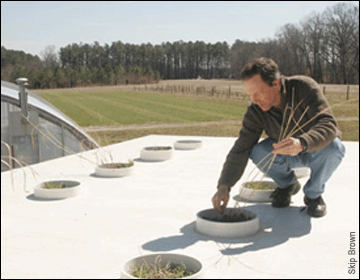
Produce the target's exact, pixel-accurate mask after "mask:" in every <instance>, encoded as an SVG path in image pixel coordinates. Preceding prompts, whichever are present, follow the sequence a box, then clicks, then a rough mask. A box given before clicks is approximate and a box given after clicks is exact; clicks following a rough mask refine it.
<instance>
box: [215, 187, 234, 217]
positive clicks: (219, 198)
mask: <svg viewBox="0 0 360 280" xmlns="http://www.w3.org/2000/svg"><path fill="white" fill-rule="evenodd" d="M229 197H230V194H229V188H228V187H227V186H223V185H221V186H219V187H218V191H217V192H216V193H215V195H214V196H213V198H212V203H213V206H214V209H215V210H216V211H218V212H220V213H221V214H223V213H224V210H225V208H226V205H227V204H228V202H229ZM221 203H222V204H221Z"/></svg>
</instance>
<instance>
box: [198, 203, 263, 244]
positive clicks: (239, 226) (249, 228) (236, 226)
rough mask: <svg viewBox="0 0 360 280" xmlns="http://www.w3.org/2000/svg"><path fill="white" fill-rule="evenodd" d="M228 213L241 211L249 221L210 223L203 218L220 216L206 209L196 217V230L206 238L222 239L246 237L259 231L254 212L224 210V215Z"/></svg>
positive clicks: (213, 210)
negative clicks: (206, 236)
mask: <svg viewBox="0 0 360 280" xmlns="http://www.w3.org/2000/svg"><path fill="white" fill-rule="evenodd" d="M229 211H237V212H240V211H242V212H243V213H245V214H246V215H248V217H251V219H250V220H248V221H244V222H217V221H211V220H208V219H205V218H206V217H208V218H216V217H219V215H220V216H221V214H220V213H219V212H217V211H216V210H215V209H206V210H203V211H200V212H198V213H197V215H196V230H197V231H198V232H200V233H202V234H205V235H208V236H213V237H223V238H240V237H247V236H251V235H254V234H256V233H257V232H258V231H259V230H260V221H259V218H258V216H257V215H256V214H255V213H254V212H250V211H248V210H244V209H241V208H226V209H225V211H224V214H225V215H228V214H229Z"/></svg>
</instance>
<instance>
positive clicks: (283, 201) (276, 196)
mask: <svg viewBox="0 0 360 280" xmlns="http://www.w3.org/2000/svg"><path fill="white" fill-rule="evenodd" d="M300 189H301V185H300V183H299V181H298V180H296V179H295V182H294V183H292V184H291V185H289V186H288V187H286V188H279V187H277V188H276V189H275V191H274V192H273V193H272V194H271V195H270V197H271V198H272V199H273V200H272V206H273V207H276V208H282V207H288V206H289V205H290V202H291V196H292V195H294V194H297V193H298V192H299V190H300Z"/></svg>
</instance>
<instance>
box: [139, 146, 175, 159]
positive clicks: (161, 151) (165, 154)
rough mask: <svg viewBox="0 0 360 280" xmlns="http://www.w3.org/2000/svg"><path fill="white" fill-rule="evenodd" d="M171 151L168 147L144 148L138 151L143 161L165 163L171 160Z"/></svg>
mask: <svg viewBox="0 0 360 280" xmlns="http://www.w3.org/2000/svg"><path fill="white" fill-rule="evenodd" d="M173 151H174V149H173V148H172V147H170V146H152V147H145V148H143V149H142V150H141V151H140V158H141V159H142V160H144V161H165V160H169V159H171V158H172V156H173Z"/></svg>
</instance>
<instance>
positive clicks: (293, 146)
mask: <svg viewBox="0 0 360 280" xmlns="http://www.w3.org/2000/svg"><path fill="white" fill-rule="evenodd" d="M273 147H274V150H273V151H272V153H273V154H279V155H289V156H296V155H298V154H299V153H300V152H302V151H303V146H302V145H301V142H300V140H299V139H297V138H293V137H289V138H286V139H284V140H282V141H280V142H279V143H275V144H273Z"/></svg>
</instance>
